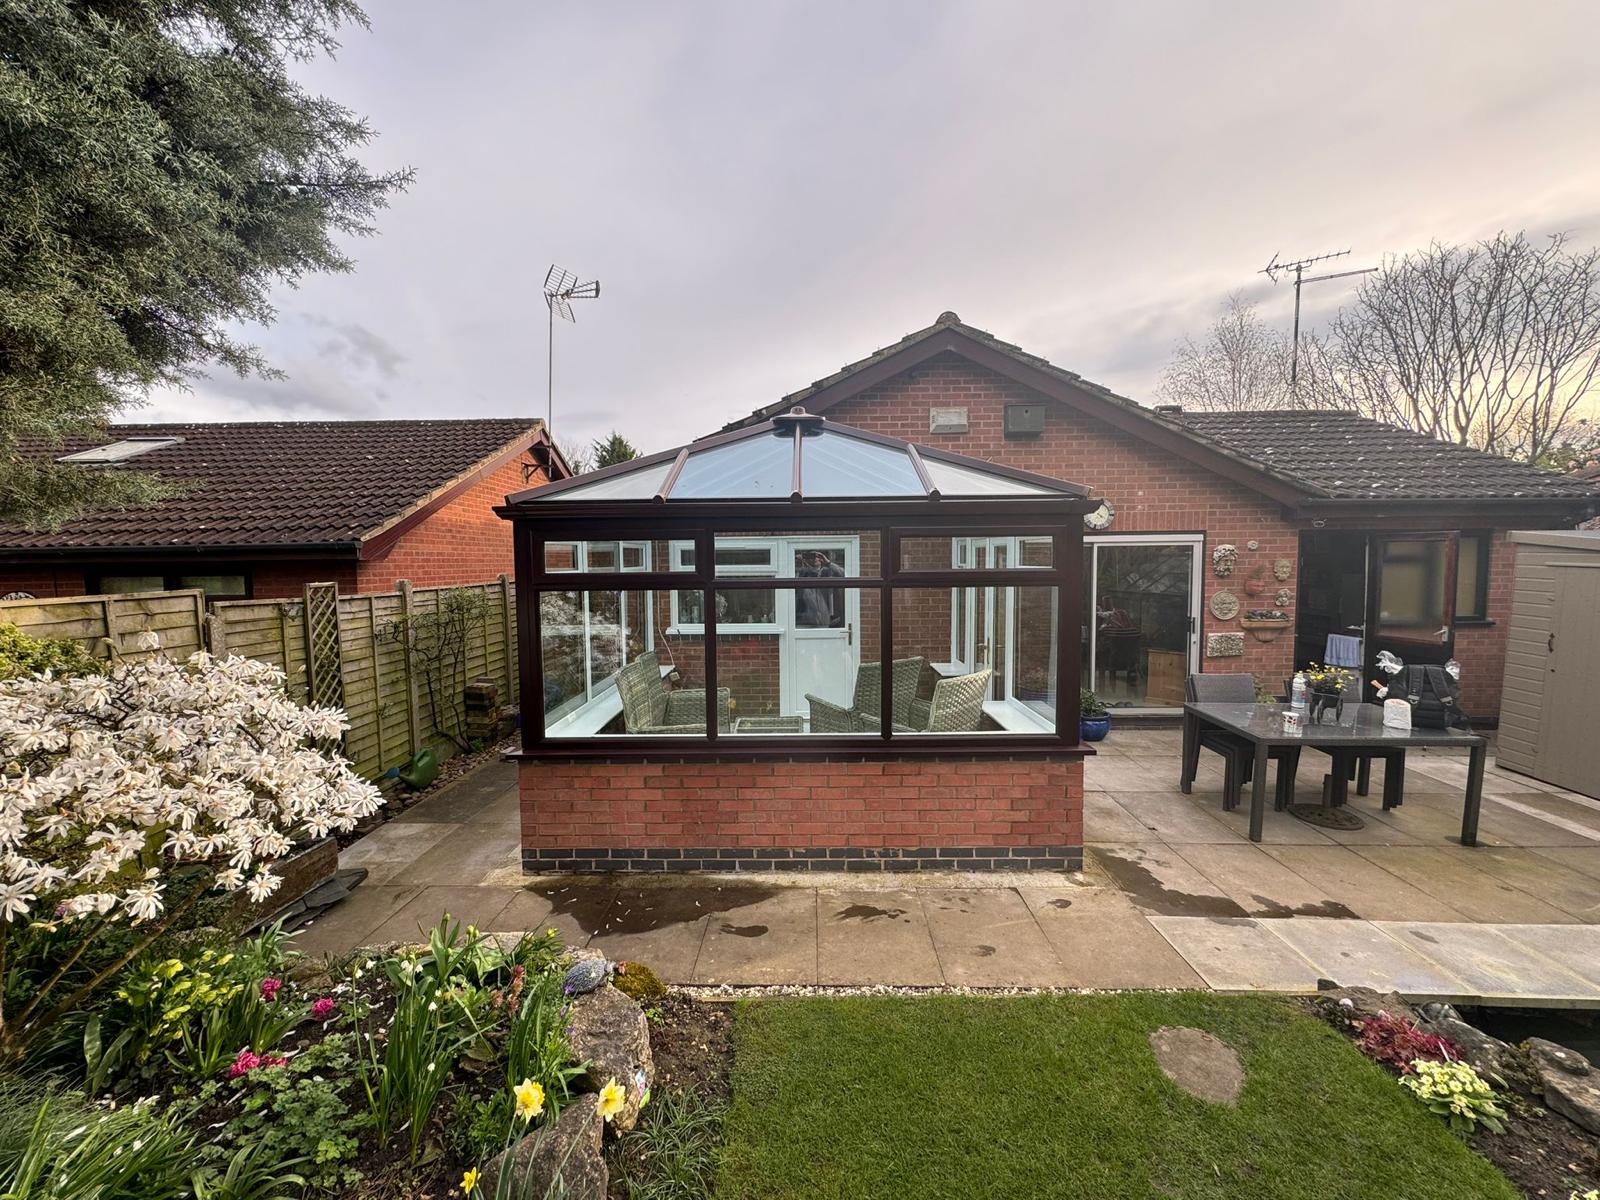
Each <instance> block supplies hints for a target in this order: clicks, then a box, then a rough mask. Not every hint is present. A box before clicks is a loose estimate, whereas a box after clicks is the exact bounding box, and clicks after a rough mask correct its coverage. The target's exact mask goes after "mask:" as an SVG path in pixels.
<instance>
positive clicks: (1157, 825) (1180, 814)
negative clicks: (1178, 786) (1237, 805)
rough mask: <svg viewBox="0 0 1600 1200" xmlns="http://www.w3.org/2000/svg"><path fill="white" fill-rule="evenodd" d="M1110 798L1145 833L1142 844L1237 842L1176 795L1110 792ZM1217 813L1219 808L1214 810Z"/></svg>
mask: <svg viewBox="0 0 1600 1200" xmlns="http://www.w3.org/2000/svg"><path fill="white" fill-rule="evenodd" d="M1111 798H1112V799H1113V800H1115V801H1116V802H1117V803H1118V804H1119V805H1121V806H1122V808H1123V810H1124V811H1125V812H1127V813H1128V814H1129V815H1130V816H1132V817H1133V819H1134V820H1136V821H1138V822H1140V823H1141V824H1143V825H1144V826H1145V828H1146V829H1148V830H1149V833H1148V834H1147V835H1146V838H1145V840H1146V841H1150V840H1155V841H1162V842H1166V843H1167V844H1168V845H1174V846H1175V845H1181V844H1183V843H1187V842H1201V843H1206V842H1239V841H1243V840H1245V839H1244V836H1243V835H1241V834H1238V833H1235V832H1234V831H1233V830H1231V829H1229V828H1228V827H1227V826H1226V825H1224V824H1223V823H1222V822H1221V821H1218V820H1216V819H1214V818H1213V817H1212V816H1211V815H1210V814H1209V813H1207V812H1205V811H1204V810H1202V809H1200V808H1198V807H1196V806H1195V805H1194V804H1192V803H1190V800H1189V798H1188V797H1185V796H1183V795H1181V794H1179V793H1177V792H1114V793H1112V794H1111ZM1218 811H1219V812H1220V811H1221V810H1220V807H1219V809H1218Z"/></svg>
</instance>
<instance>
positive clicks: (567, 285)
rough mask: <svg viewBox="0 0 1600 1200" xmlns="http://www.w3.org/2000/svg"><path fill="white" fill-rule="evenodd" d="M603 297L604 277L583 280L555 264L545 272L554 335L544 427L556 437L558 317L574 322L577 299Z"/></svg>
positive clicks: (549, 346) (547, 365) (548, 363)
mask: <svg viewBox="0 0 1600 1200" xmlns="http://www.w3.org/2000/svg"><path fill="white" fill-rule="evenodd" d="M599 298H600V281H599V280H598V279H591V280H590V281H589V282H588V283H579V282H578V277H577V276H576V275H574V274H573V273H572V272H571V271H569V270H567V269H566V268H565V267H558V266H556V265H554V264H551V267H550V269H549V270H548V271H546V272H545V273H544V303H545V307H546V308H548V309H549V310H550V337H549V341H548V343H547V346H546V351H545V406H546V412H545V422H544V427H545V430H546V432H548V433H549V434H550V436H551V438H552V439H553V438H554V437H555V416H556V318H557V317H560V318H561V319H562V320H563V321H571V322H572V323H573V324H574V325H576V324H577V323H578V318H577V317H576V316H575V315H573V312H572V302H573V301H574V300H598V299H599Z"/></svg>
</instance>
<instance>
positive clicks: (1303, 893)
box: [1173, 822, 1355, 918]
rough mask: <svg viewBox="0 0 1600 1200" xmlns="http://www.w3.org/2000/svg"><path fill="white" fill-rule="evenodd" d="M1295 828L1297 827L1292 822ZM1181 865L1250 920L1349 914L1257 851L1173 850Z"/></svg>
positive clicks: (1247, 848) (1221, 848)
mask: <svg viewBox="0 0 1600 1200" xmlns="http://www.w3.org/2000/svg"><path fill="white" fill-rule="evenodd" d="M1297 823H1298V822H1297ZM1173 849H1174V850H1175V851H1176V852H1177V853H1178V855H1179V856H1181V857H1182V858H1183V859H1184V861H1185V862H1187V863H1188V864H1189V865H1190V866H1192V867H1194V868H1195V869H1196V870H1197V871H1199V872H1200V873H1201V874H1203V875H1204V876H1205V877H1206V878H1207V879H1209V880H1211V882H1212V883H1214V884H1216V885H1217V887H1218V889H1220V890H1221V891H1222V892H1223V894H1225V895H1227V896H1229V897H1231V898H1232V899H1233V900H1235V901H1237V902H1238V904H1239V906H1240V907H1241V908H1243V909H1244V910H1245V913H1246V915H1248V916H1252V917H1275V918H1286V917H1345V918H1353V917H1354V916H1355V913H1353V912H1351V911H1350V909H1349V908H1348V907H1346V906H1345V905H1344V904H1342V903H1340V902H1339V901H1337V900H1335V899H1333V897H1331V896H1329V895H1328V894H1327V893H1326V892H1324V891H1323V890H1322V889H1321V888H1319V887H1317V886H1316V885H1314V884H1312V883H1310V882H1308V881H1307V880H1306V879H1305V878H1304V877H1303V876H1301V875H1299V874H1297V873H1296V872H1295V871H1293V870H1292V869H1291V868H1289V867H1287V866H1285V865H1284V864H1283V863H1281V862H1279V861H1278V860H1277V859H1276V858H1273V857H1272V856H1271V855H1270V854H1268V853H1267V852H1266V851H1265V850H1263V849H1262V848H1261V847H1260V846H1256V845H1250V844H1248V843H1247V844H1245V845H1242V846H1174V847H1173Z"/></svg>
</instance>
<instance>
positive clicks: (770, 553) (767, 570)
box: [667, 537, 787, 637]
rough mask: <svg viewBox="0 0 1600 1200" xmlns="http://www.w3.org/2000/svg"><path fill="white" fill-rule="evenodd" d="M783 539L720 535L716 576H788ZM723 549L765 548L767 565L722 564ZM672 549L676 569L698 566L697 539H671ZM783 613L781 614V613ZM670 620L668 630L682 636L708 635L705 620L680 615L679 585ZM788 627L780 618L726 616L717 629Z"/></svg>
mask: <svg viewBox="0 0 1600 1200" xmlns="http://www.w3.org/2000/svg"><path fill="white" fill-rule="evenodd" d="M783 543H784V539H783V538H777V537H751V538H724V537H719V538H717V539H716V544H715V545H714V546H713V547H712V550H711V557H712V568H711V570H712V575H713V576H714V577H717V578H722V579H782V578H784V576H783V574H782V570H783V564H782V561H781V558H780V555H779V553H778V552H779V550H780V549H781V548H782V545H783ZM722 549H728V550H765V551H766V552H767V562H766V565H765V566H762V565H760V564H757V563H739V564H735V565H729V566H722V565H720V564H718V563H717V562H716V554H717V551H718V550H722ZM685 552H687V554H688V555H689V556H690V557H689V559H688V561H685ZM669 553H670V554H671V558H670V560H669V561H670V563H671V567H672V570H674V571H691V570H693V569H694V562H693V557H692V556H693V554H694V543H693V542H672V543H670V546H669ZM687 590H689V591H699V590H700V589H699V588H689V589H687ZM779 615H780V616H781V614H779ZM670 621H671V625H670V627H669V628H668V629H667V633H669V634H671V635H672V636H674V637H678V636H688V637H703V636H704V635H705V632H706V627H705V623H704V622H703V621H701V622H687V621H680V620H679V619H678V589H677V588H674V589H673V591H672V596H671V604H670ZM786 628H787V626H786V625H784V624H783V622H782V621H781V620H779V621H760V622H743V621H722V620H720V619H719V620H718V621H717V633H718V634H719V635H721V634H723V633H739V634H747V633H750V634H774V633H776V634H781V633H783V632H784V630H785V629H786Z"/></svg>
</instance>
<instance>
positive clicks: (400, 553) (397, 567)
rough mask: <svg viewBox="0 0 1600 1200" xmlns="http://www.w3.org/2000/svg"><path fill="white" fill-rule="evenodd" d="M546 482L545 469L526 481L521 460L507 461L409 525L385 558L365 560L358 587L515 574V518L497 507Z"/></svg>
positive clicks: (384, 588)
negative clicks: (497, 511) (504, 516)
mask: <svg viewBox="0 0 1600 1200" xmlns="http://www.w3.org/2000/svg"><path fill="white" fill-rule="evenodd" d="M544 482H546V480H545V476H544V472H543V471H535V472H534V473H533V474H532V475H531V476H530V477H529V478H528V479H527V481H526V482H524V480H523V475H522V460H521V459H518V460H517V461H515V462H511V463H507V464H506V465H505V466H504V467H501V468H500V469H499V470H498V471H496V472H494V473H493V474H491V475H488V476H485V477H484V478H483V479H481V480H479V481H478V482H477V483H475V484H473V485H472V486H471V487H469V488H468V489H467V490H466V491H464V492H462V493H461V495H459V496H457V497H456V498H455V499H454V500H453V501H451V502H450V503H449V504H447V505H446V506H445V507H443V508H441V509H440V510H439V511H438V512H435V513H432V514H430V515H429V516H427V517H426V518H424V519H423V520H422V521H421V522H420V523H418V524H417V525H415V526H414V527H412V528H411V529H408V530H407V531H406V532H405V533H404V534H403V535H402V536H401V537H400V539H399V541H397V542H396V543H395V544H394V546H393V547H392V548H391V549H390V550H389V552H388V553H387V554H385V555H384V556H383V557H382V558H378V559H372V560H370V561H366V562H363V563H362V564H361V565H360V570H359V573H358V576H357V579H356V584H357V588H356V590H358V591H362V592H389V591H393V590H394V585H395V584H396V583H398V582H399V581H400V580H402V579H409V580H410V581H411V583H412V584H413V585H414V586H416V587H452V586H455V585H458V584H466V583H482V582H484V581H485V580H489V579H493V578H495V576H497V575H500V574H501V573H504V574H507V575H509V574H511V573H512V571H513V570H514V566H513V563H512V550H511V544H512V543H511V522H510V521H502V520H501V519H500V518H499V517H497V516H496V515H495V512H494V508H495V505H497V504H503V503H504V502H505V498H506V496H507V495H508V494H510V493H511V492H519V491H522V490H523V489H524V488H528V487H536V486H538V485H539V484H541V483H544Z"/></svg>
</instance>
